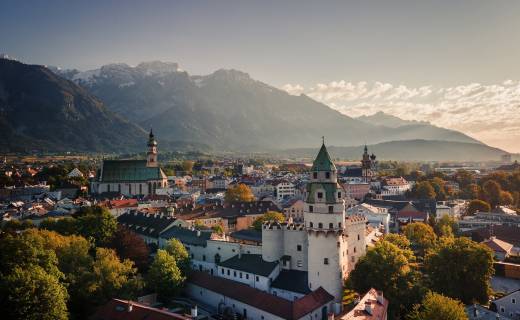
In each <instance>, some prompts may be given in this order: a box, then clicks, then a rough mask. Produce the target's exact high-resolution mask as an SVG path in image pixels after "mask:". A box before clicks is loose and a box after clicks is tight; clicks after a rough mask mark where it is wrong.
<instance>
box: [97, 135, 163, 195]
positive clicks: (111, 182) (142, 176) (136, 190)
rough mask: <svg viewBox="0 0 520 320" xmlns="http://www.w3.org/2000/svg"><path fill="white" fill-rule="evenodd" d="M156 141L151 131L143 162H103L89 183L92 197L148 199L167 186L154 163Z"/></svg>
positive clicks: (156, 162)
mask: <svg viewBox="0 0 520 320" xmlns="http://www.w3.org/2000/svg"><path fill="white" fill-rule="evenodd" d="M157 155H158V154H157V141H156V140H155V136H154V134H153V132H152V130H150V134H149V135H148V151H147V153H146V160H103V163H102V165H101V168H100V169H99V170H98V173H97V175H96V178H95V180H94V181H92V182H91V184H90V190H91V193H93V194H103V193H118V194H121V195H125V196H127V197H134V196H140V197H143V196H147V195H152V194H155V193H156V190H157V189H159V188H166V187H167V186H168V178H167V176H166V175H165V174H164V172H163V171H162V169H161V168H160V167H159V163H158V161H157Z"/></svg>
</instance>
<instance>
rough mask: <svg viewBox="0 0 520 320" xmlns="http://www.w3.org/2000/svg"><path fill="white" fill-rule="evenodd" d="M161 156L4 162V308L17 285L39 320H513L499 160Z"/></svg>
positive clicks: (512, 211) (514, 270)
mask: <svg viewBox="0 0 520 320" xmlns="http://www.w3.org/2000/svg"><path fill="white" fill-rule="evenodd" d="M317 138H318V137H317ZM317 140H318V139H317ZM159 141H160V137H156V136H155V135H154V133H153V131H152V130H150V132H149V136H148V141H143V142H142V145H143V153H141V154H138V155H133V156H127V157H121V156H119V157H117V156H113V157H111V158H110V157H109V158H100V157H89V156H77V157H76V156H73V155H66V156H49V157H39V158H37V159H36V158H28V157H22V156H14V155H9V156H6V157H5V158H4V160H3V163H2V164H1V170H0V213H1V214H2V233H1V238H0V272H2V274H9V276H8V277H7V278H6V284H5V285H4V286H6V288H7V290H10V291H9V292H11V295H22V294H23V291H26V290H34V288H31V287H30V284H29V282H27V281H26V280H25V279H26V277H28V275H27V270H30V271H31V273H32V275H31V276H30V277H37V278H36V279H34V280H32V281H33V283H36V284H33V285H36V286H43V285H44V284H45V286H47V287H48V288H47V289H45V290H43V289H41V288H40V289H36V290H37V291H38V290H43V291H42V294H46V295H52V296H53V297H54V300H55V301H54V305H53V306H52V309H53V312H56V313H57V314H59V313H60V312H61V313H63V312H65V310H68V312H69V313H70V315H71V317H73V318H75V319H83V318H89V319H144V318H146V319H344V320H350V319H380V320H382V319H404V318H405V317H408V318H410V319H437V318H435V317H434V316H433V315H435V314H437V313H438V312H449V313H450V314H452V315H453V316H454V317H453V318H442V319H482V320H486V319H499V318H500V319H506V320H507V319H518V317H519V315H520V305H519V304H517V303H516V301H517V300H519V299H520V291H519V289H520V216H519V215H518V212H519V211H518V210H519V207H520V202H519V194H520V164H518V162H516V161H512V160H511V156H510V155H504V156H503V157H502V158H500V159H497V160H496V161H494V162H488V163H474V162H469V161H468V163H426V162H425V163H418V162H395V161H382V160H379V159H378V157H377V155H376V154H374V153H371V152H370V150H369V148H368V147H367V146H365V147H364V152H363V153H362V154H360V155H359V159H358V160H355V159H345V160H341V159H337V158H334V157H333V156H334V155H333V154H331V153H329V151H328V150H327V146H326V137H324V138H323V139H322V144H321V147H320V146H319V144H317V145H316V150H315V154H316V156H315V158H313V159H269V158H265V157H262V158H249V159H248V158H232V157H229V156H214V157H210V156H207V155H205V156H203V155H191V156H190V155H189V154H186V155H183V156H182V157H178V158H177V159H175V158H172V157H170V158H169V159H165V160H164V161H161V154H160V144H159ZM144 151H146V155H145V156H142V155H143V154H144ZM31 279H33V278H31ZM3 290H6V289H5V288H4V289H3ZM37 294H38V293H36V295H37ZM13 299H24V298H23V297H22V296H20V297H18V296H17V297H16V298H13ZM34 299H38V297H34ZM0 303H4V302H0ZM4 306H5V305H3V307H4ZM45 307H47V308H49V306H42V305H39V306H38V307H35V308H36V309H38V308H42V309H41V310H45ZM441 310H442V311H441ZM56 318H59V317H56ZM439 319H441V318H439Z"/></svg>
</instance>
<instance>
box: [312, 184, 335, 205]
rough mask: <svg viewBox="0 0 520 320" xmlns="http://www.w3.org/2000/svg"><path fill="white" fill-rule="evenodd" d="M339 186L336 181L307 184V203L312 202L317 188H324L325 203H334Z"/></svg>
mask: <svg viewBox="0 0 520 320" xmlns="http://www.w3.org/2000/svg"><path fill="white" fill-rule="evenodd" d="M339 188H340V186H339V185H338V184H337V183H330V182H328V183H320V182H312V183H309V184H307V200H306V202H307V203H314V202H315V201H314V199H316V198H315V197H314V195H315V193H316V191H317V190H318V189H321V190H325V203H329V204H332V203H336V192H337V191H338V189H339Z"/></svg>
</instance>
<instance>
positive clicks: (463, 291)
mask: <svg viewBox="0 0 520 320" xmlns="http://www.w3.org/2000/svg"><path fill="white" fill-rule="evenodd" d="M424 268H425V271H426V274H427V276H428V279H429V281H430V282H431V286H430V287H431V288H432V290H434V291H436V292H439V293H442V294H444V295H447V296H448V297H451V298H456V299H459V300H461V301H462V302H463V303H465V304H470V303H474V302H475V301H477V302H480V303H486V302H487V301H488V298H489V291H490V285H489V281H490V279H491V276H492V275H493V272H494V270H493V253H492V252H491V250H490V249H489V248H487V247H486V246H484V245H482V244H479V243H476V242H473V241H471V240H470V239H468V238H455V239H453V240H452V241H444V242H442V243H440V245H439V246H438V247H437V248H436V249H434V250H431V251H430V252H429V253H428V254H427V255H426V257H425V261H424Z"/></svg>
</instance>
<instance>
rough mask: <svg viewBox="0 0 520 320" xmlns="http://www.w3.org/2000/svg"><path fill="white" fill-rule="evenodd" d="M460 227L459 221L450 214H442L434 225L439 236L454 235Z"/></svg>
mask: <svg viewBox="0 0 520 320" xmlns="http://www.w3.org/2000/svg"><path fill="white" fill-rule="evenodd" d="M458 229H459V226H458V224H457V221H456V220H455V219H454V218H453V217H451V216H449V215H444V216H442V217H441V218H440V219H439V220H437V221H436V222H435V225H434V226H433V230H434V231H435V234H436V235H437V236H438V237H453V236H454V235H455V234H456V233H457V232H458Z"/></svg>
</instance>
